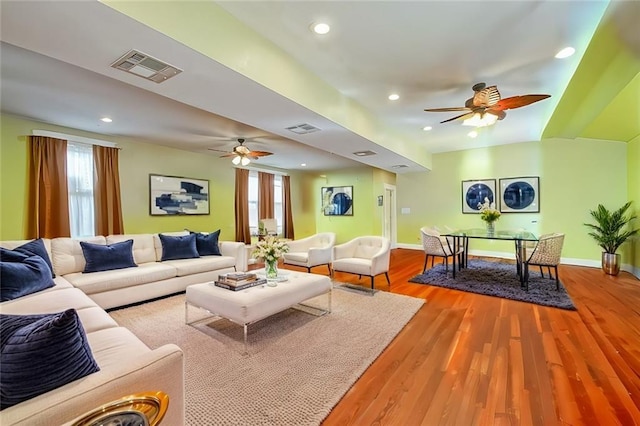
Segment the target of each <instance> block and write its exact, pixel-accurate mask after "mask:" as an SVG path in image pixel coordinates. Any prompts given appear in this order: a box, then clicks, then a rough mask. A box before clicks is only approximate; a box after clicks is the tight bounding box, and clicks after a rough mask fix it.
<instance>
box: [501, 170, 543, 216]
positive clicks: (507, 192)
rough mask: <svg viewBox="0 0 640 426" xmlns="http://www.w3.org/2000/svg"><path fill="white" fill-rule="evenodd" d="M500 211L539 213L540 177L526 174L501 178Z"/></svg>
mask: <svg viewBox="0 0 640 426" xmlns="http://www.w3.org/2000/svg"><path fill="white" fill-rule="evenodd" d="M500 212H502V213H539V212H540V178H539V177H538V176H525V177H517V178H504V179H500Z"/></svg>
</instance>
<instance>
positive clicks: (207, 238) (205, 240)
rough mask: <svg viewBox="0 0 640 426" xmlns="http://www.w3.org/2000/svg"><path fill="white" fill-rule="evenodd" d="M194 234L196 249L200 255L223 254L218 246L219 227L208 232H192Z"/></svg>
mask: <svg viewBox="0 0 640 426" xmlns="http://www.w3.org/2000/svg"><path fill="white" fill-rule="evenodd" d="M192 234H195V235H196V249H197V250H198V254H199V255H200V256H221V254H220V247H219V246H218V239H219V238H220V230H219V229H218V230H217V231H214V232H210V233H208V234H205V233H202V232H192Z"/></svg>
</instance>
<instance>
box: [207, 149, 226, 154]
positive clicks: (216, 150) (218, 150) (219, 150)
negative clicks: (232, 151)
mask: <svg viewBox="0 0 640 426" xmlns="http://www.w3.org/2000/svg"><path fill="white" fill-rule="evenodd" d="M207 149H208V150H209V151H215V152H227V153H228V152H229V151H225V150H223V149H215V148H207Z"/></svg>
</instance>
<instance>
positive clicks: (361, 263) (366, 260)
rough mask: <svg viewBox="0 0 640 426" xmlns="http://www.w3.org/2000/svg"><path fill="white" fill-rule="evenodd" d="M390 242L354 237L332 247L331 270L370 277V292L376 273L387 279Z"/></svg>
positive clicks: (381, 238)
mask: <svg viewBox="0 0 640 426" xmlns="http://www.w3.org/2000/svg"><path fill="white" fill-rule="evenodd" d="M390 258H391V243H390V242H389V240H388V239H387V238H384V237H377V236H368V237H356V238H354V239H353V240H351V241H349V242H346V243H344V244H338V245H336V246H335V247H334V248H333V262H332V268H331V269H333V271H338V272H348V273H351V274H357V275H358V276H359V277H362V276H363V275H366V276H369V277H371V292H373V290H374V286H373V280H374V277H375V276H376V275H380V274H384V275H385V277H386V278H387V283H389V286H391V281H390V280H389V260H390Z"/></svg>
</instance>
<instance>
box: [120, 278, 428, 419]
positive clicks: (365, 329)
mask: <svg viewBox="0 0 640 426" xmlns="http://www.w3.org/2000/svg"><path fill="white" fill-rule="evenodd" d="M184 300H185V296H184V294H182V295H178V296H172V297H169V298H166V299H162V300H158V301H154V302H150V303H146V304H143V305H139V306H134V307H131V308H126V309H121V310H116V311H112V312H110V314H111V316H113V318H114V319H115V320H116V321H117V322H118V323H119V324H120V325H122V326H124V327H127V328H129V329H130V330H131V331H133V332H134V333H135V334H136V335H137V336H138V337H139V338H140V339H141V340H142V341H144V342H145V343H146V344H147V345H148V346H149V347H151V348H155V347H158V346H161V345H163V344H166V343H175V344H177V345H178V346H180V347H181V348H182V350H183V351H184V354H185V375H186V385H185V386H186V412H187V413H186V424H187V425H189V426H195V425H206V426H210V425H216V426H218V425H251V426H255V425H278V426H280V425H296V426H298V425H317V424H319V423H321V422H322V420H323V419H324V418H325V417H326V416H327V415H328V414H329V412H330V411H331V409H332V408H333V406H334V405H335V404H337V403H338V401H339V400H340V399H341V398H342V396H343V395H344V394H345V393H346V392H347V391H348V390H349V388H350V387H351V386H352V385H353V383H355V381H356V380H357V379H358V377H360V376H361V375H362V373H363V372H364V371H365V370H366V369H367V367H368V366H369V365H371V363H372V362H373V361H374V360H375V359H376V358H377V357H378V356H379V355H380V353H381V352H382V351H383V350H384V349H385V348H386V347H387V346H388V345H389V343H390V342H391V341H392V340H393V338H394V337H395V336H396V335H397V334H398V332H399V331H400V330H402V328H403V327H404V325H405V324H406V323H407V322H408V321H409V320H410V319H411V318H412V317H413V315H414V314H415V313H416V312H417V311H418V309H420V307H421V306H422V305H423V303H424V300H422V299H416V298H413V297H408V296H403V295H397V294H391V293H386V292H377V293H376V294H375V295H374V296H370V295H368V294H367V293H363V292H355V291H353V290H348V289H345V288H343V287H342V286H340V285H336V287H335V288H334V291H333V302H332V312H331V313H330V314H327V315H324V316H320V317H317V316H313V315H310V314H308V313H305V312H302V311H299V310H297V309H288V310H286V311H284V312H281V313H279V314H276V315H274V316H272V317H269V318H267V319H265V320H262V321H260V322H258V323H256V324H253V325H251V326H249V344H250V346H249V354H248V355H243V354H242V351H243V348H244V345H243V340H242V327H240V326H238V325H236V324H233V323H230V322H229V321H227V320H219V321H216V320H215V319H214V318H211V321H210V320H208V319H207V316H208V315H209V314H207V313H206V312H205V311H202V310H199V309H197V308H193V307H189V321H190V322H192V321H194V320H196V321H197V323H196V324H195V326H188V325H185V323H184V317H185V312H184V309H185V308H184ZM305 303H307V304H310V305H314V306H317V307H319V308H325V307H326V306H327V296H318V297H317V298H314V299H311V300H310V301H307V302H305ZM199 319H201V320H199Z"/></svg>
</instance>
